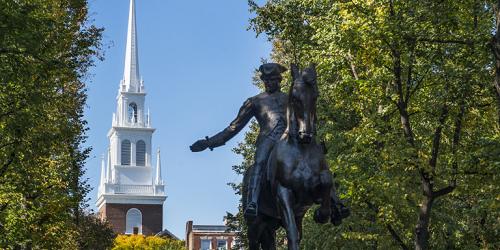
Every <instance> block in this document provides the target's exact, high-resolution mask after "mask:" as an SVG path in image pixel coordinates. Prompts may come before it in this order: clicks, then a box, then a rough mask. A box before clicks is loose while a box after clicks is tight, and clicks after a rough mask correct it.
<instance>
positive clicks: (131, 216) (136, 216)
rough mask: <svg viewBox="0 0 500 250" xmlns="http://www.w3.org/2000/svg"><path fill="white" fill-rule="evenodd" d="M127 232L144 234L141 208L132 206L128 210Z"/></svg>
mask: <svg viewBox="0 0 500 250" xmlns="http://www.w3.org/2000/svg"><path fill="white" fill-rule="evenodd" d="M125 233H126V234H142V213H141V211H140V210H139V209H137V208H131V209H129V210H128V211H127V217H126V219H125Z"/></svg>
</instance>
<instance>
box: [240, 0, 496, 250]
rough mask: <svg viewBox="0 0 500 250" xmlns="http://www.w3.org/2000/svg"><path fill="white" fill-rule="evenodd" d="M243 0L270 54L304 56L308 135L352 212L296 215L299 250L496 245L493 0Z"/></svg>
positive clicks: (289, 58) (283, 58) (281, 58)
mask: <svg viewBox="0 0 500 250" xmlns="http://www.w3.org/2000/svg"><path fill="white" fill-rule="evenodd" d="M249 2H250V10H251V11H252V12H253V13H254V14H255V17H254V18H252V19H251V20H250V25H251V28H252V29H253V30H255V32H256V33H257V34H265V35H267V37H268V38H269V40H270V41H271V42H272V43H273V45H274V46H273V48H274V50H273V53H272V55H271V59H272V60H273V61H276V62H278V63H282V64H285V65H286V64H290V63H292V62H298V63H302V64H304V65H303V66H305V65H307V64H308V63H309V62H314V63H316V64H317V70H318V77H319V79H318V84H319V90H320V99H319V101H318V103H319V107H318V123H319V129H318V136H319V137H320V138H321V139H323V140H325V141H326V144H327V146H328V149H329V150H328V155H327V159H328V160H329V164H330V166H331V168H332V171H333V172H334V173H336V176H337V177H336V180H337V181H338V182H339V184H340V192H341V194H342V198H344V199H346V200H347V201H348V204H349V206H350V207H351V210H352V215H351V217H350V218H348V219H347V220H346V221H345V222H344V223H343V224H342V225H341V226H340V227H337V228H335V227H332V226H329V225H325V226H318V225H316V224H314V222H312V220H311V218H310V216H309V219H308V220H306V221H305V224H304V239H303V242H302V244H303V248H304V249H337V248H346V249H365V248H377V249H397V248H402V249H409V248H415V249H429V248H432V249H444V248H447V249H482V248H488V249H494V248H498V247H500V242H499V240H498V239H499V238H500V235H499V226H498V225H500V224H499V221H498V218H500V214H499V210H498V200H497V195H498V193H499V191H500V190H499V186H498V184H496V183H497V182H498V178H499V168H498V166H499V164H500V123H499V122H498V121H499V119H500V118H499V117H498V115H499V114H500V113H498V112H500V106H498V105H497V103H498V102H499V101H500V99H498V93H499V92H496V89H495V88H496V87H498V81H495V63H496V62H495V60H496V58H495V55H494V53H492V47H493V48H496V47H494V46H493V45H495V44H494V43H492V40H493V41H495V40H494V39H493V36H494V35H495V34H496V26H495V20H496V19H495V18H496V10H497V9H498V8H497V3H496V2H493V1H486V2H485V1H474V0H467V1H451V0H450V1H448V0H446V1H403V0H401V1H399V0H383V1H330V0H322V1H316V0H271V1H267V2H266V3H265V4H264V5H262V6H259V5H258V4H256V3H255V2H254V1H249ZM492 31H493V33H492ZM498 48H500V46H498ZM498 54H500V53H498ZM497 65H500V64H498V63H497ZM497 68H498V66H497ZM498 72H500V70H499V71H498ZM252 138H253V137H252V136H251V134H249V135H248V136H247V138H246V141H245V142H244V143H242V144H240V147H239V148H237V149H236V153H240V154H243V156H244V157H245V162H244V163H243V164H242V165H241V166H240V168H241V167H245V166H249V164H248V161H251V158H249V157H248V156H249V155H248V154H249V153H248V152H249V150H250V149H249V146H248V145H251V139H252ZM237 170H239V168H237ZM240 172H241V171H240ZM235 218H237V217H235ZM236 221H237V220H236ZM234 225H236V226H242V224H241V223H234Z"/></svg>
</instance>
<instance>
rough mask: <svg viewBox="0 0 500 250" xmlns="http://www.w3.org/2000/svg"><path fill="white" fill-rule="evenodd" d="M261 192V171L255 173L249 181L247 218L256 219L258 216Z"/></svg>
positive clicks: (245, 214) (245, 213)
mask: <svg viewBox="0 0 500 250" xmlns="http://www.w3.org/2000/svg"><path fill="white" fill-rule="evenodd" d="M259 193H260V173H253V174H252V176H251V178H250V181H249V183H248V196H247V207H246V208H245V212H244V216H245V218H246V219H255V217H257V212H258V204H257V202H258V200H259Z"/></svg>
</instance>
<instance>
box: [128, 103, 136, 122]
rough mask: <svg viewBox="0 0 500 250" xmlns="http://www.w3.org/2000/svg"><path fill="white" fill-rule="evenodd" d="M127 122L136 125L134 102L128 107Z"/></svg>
mask: <svg viewBox="0 0 500 250" xmlns="http://www.w3.org/2000/svg"><path fill="white" fill-rule="evenodd" d="M128 121H129V122H130V123H137V104H135V103H134V102H132V103H130V104H129V105H128Z"/></svg>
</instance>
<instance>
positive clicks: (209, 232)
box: [186, 221, 236, 250]
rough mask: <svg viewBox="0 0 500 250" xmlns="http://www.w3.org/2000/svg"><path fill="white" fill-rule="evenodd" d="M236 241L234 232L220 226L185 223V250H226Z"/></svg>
mask: <svg viewBox="0 0 500 250" xmlns="http://www.w3.org/2000/svg"><path fill="white" fill-rule="evenodd" d="M235 241H236V232H229V231H228V228H227V227H226V226H222V225H193V221H188V222H186V248H187V249H188V250H209V249H216V250H228V249H232V247H233V246H234V245H235V243H236V242H235Z"/></svg>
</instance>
